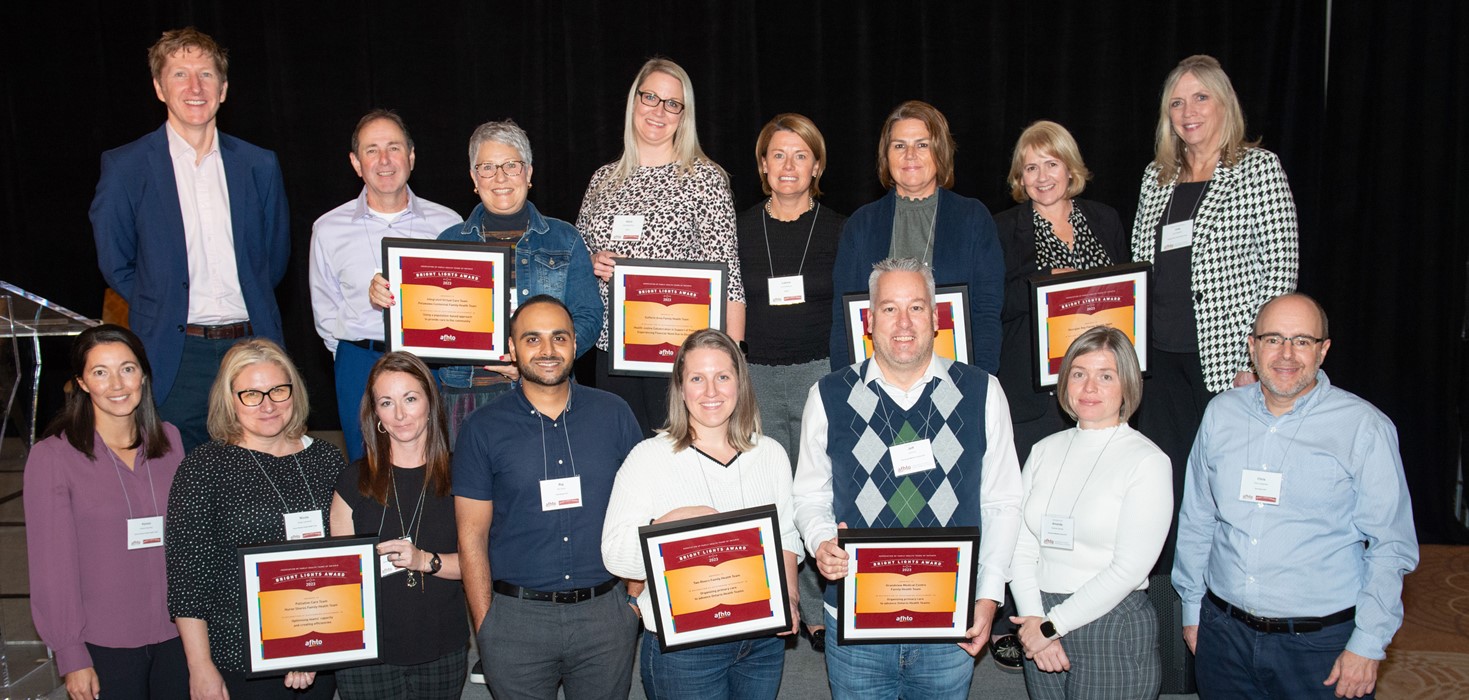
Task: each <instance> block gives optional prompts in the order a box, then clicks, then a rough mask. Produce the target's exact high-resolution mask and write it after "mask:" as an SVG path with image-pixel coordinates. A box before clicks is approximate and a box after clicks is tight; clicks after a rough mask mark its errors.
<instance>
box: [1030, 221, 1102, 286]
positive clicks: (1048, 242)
mask: <svg viewBox="0 0 1469 700" xmlns="http://www.w3.org/2000/svg"><path fill="white" fill-rule="evenodd" d="M1030 215H1031V220H1032V221H1033V222H1035V263H1036V269H1037V270H1044V271H1050V270H1055V269H1058V268H1064V267H1069V268H1072V269H1074V270H1090V269H1092V268H1096V267H1106V266H1108V265H1111V264H1113V261H1112V258H1111V257H1110V256H1108V255H1107V250H1106V249H1105V248H1103V247H1102V242H1101V241H1099V240H1097V237H1096V235H1095V234H1093V233H1092V229H1091V227H1090V226H1087V223H1086V217H1085V216H1082V213H1081V207H1077V206H1075V205H1073V206H1072V207H1071V214H1069V215H1068V216H1067V221H1068V222H1070V223H1071V242H1072V245H1071V247H1070V248H1068V247H1066V243H1065V242H1064V241H1062V240H1061V239H1060V238H1057V237H1056V230H1055V228H1053V227H1052V226H1051V222H1050V221H1047V220H1046V217H1044V216H1041V213H1040V212H1038V211H1036V210H1035V209H1034V208H1032V209H1031V213H1030Z"/></svg>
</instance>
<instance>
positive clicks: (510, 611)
mask: <svg viewBox="0 0 1469 700" xmlns="http://www.w3.org/2000/svg"><path fill="white" fill-rule="evenodd" d="M642 624H643V623H642V621H641V620H639V619H638V616H637V613H635V612H633V609H632V606H630V605H628V604H627V589H626V588H624V586H623V584H622V583H618V584H617V587H616V588H614V589H613V590H611V591H609V592H607V593H605V594H603V595H599V596H597V597H596V598H592V599H591V600H584V601H582V602H580V603H548V602H536V601H530V600H521V599H519V598H511V597H509V596H503V595H499V594H495V596H494V598H493V599H491V602H490V612H489V614H487V615H485V620H484V623H483V624H481V625H480V628H479V633H478V634H477V635H475V637H476V641H477V642H478V643H479V652H480V657H481V658H482V659H484V664H485V678H486V680H488V681H489V685H490V692H491V693H493V694H494V696H495V700H520V699H521V698H524V699H526V700H530V699H536V700H555V698H556V689H557V687H558V686H560V687H561V688H562V689H564V690H565V692H566V698H567V700H584V699H596V698H605V699H607V700H612V699H613V698H615V699H616V700H625V699H626V698H627V694H628V689H629V688H630V687H631V685H632V662H633V655H634V654H636V653H637V641H638V629H639V628H641V627H642Z"/></svg>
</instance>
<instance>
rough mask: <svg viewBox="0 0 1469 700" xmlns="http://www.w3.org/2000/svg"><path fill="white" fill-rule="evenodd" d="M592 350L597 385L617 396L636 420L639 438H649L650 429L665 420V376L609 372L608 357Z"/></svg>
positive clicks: (666, 410)
mask: <svg viewBox="0 0 1469 700" xmlns="http://www.w3.org/2000/svg"><path fill="white" fill-rule="evenodd" d="M593 352H595V353H597V388H598V389H601V390H602V391H610V392H612V393H614V394H617V395H618V396H621V397H622V400H623V401H626V402H627V405H628V406H630V407H631V408H632V414H633V416H634V417H635V418H637V419H638V427H639V428H642V429H643V437H645V438H650V437H653V433H654V431H656V430H657V429H659V428H661V427H663V424H664V423H667V422H668V377H624V376H620V375H616V374H610V373H609V370H610V369H611V368H612V356H611V355H609V354H607V353H606V352H605V351H602V350H594V351H593Z"/></svg>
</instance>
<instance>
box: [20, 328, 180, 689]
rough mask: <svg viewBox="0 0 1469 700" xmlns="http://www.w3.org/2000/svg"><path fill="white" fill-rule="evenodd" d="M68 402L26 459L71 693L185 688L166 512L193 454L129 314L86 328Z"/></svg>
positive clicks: (41, 581) (29, 505)
mask: <svg viewBox="0 0 1469 700" xmlns="http://www.w3.org/2000/svg"><path fill="white" fill-rule="evenodd" d="M71 375H72V376H71V379H70V380H68V382H67V388H68V394H67V397H66V405H65V407H64V408H63V409H62V411H61V414H60V415H58V416H57V417H56V419H55V420H53V421H52V422H51V424H50V426H48V427H47V428H46V431H45V433H44V435H43V439H42V440H41V441H40V442H38V443H36V445H35V447H33V448H32V449H31V454H30V458H29V459H27V460H26V469H25V511H26V516H27V517H26V545H27V552H28V556H29V558H30V577H31V616H32V617H33V618H34V620H35V623H36V631H37V632H39V633H40V635H41V639H42V640H43V641H45V642H46V645H47V646H49V647H51V650H52V651H53V652H54V653H55V654H56V667H57V672H59V673H61V674H62V675H63V676H64V677H65V681H66V691H67V694H68V696H69V697H71V698H73V700H83V699H85V700H92V698H95V697H97V696H98V695H99V694H101V693H103V692H105V693H106V697H108V698H187V697H188V696H189V672H188V666H187V664H186V663H185V661H184V649H183V646H182V645H181V644H180V643H179V633H178V628H177V627H175V626H174V624H173V621H172V620H170V619H169V616H168V605H167V601H166V599H165V596H166V591H167V575H166V573H165V568H164V556H163V518H164V511H165V508H166V506H167V505H168V495H169V488H170V485H171V484H172V483H173V476H174V473H175V472H177V471H178V467H179V462H180V460H182V459H183V457H184V450H183V447H182V446H181V445H180V442H179V431H178V429H177V428H175V427H174V426H173V425H171V424H168V423H164V422H163V421H162V420H161V419H159V417H158V409H157V408H156V407H155V406H154V403H153V371H152V368H151V367H149V365H148V356H147V355H146V354H145V353H144V352H143V343H142V341H140V340H138V337H137V336H136V335H133V332H132V331H129V330H128V329H126V328H123V327H121V326H114V325H101V326H96V327H93V328H89V329H87V330H85V331H82V333H81V335H79V336H77V339H76V342H75V343H73V344H72V348H71Z"/></svg>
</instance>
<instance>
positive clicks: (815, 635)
mask: <svg viewBox="0 0 1469 700" xmlns="http://www.w3.org/2000/svg"><path fill="white" fill-rule="evenodd" d="M811 648H812V649H815V650H816V651H819V652H821V653H823V654H825V653H826V628H825V627H822V628H821V629H819V630H816V631H815V632H812V633H811Z"/></svg>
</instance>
